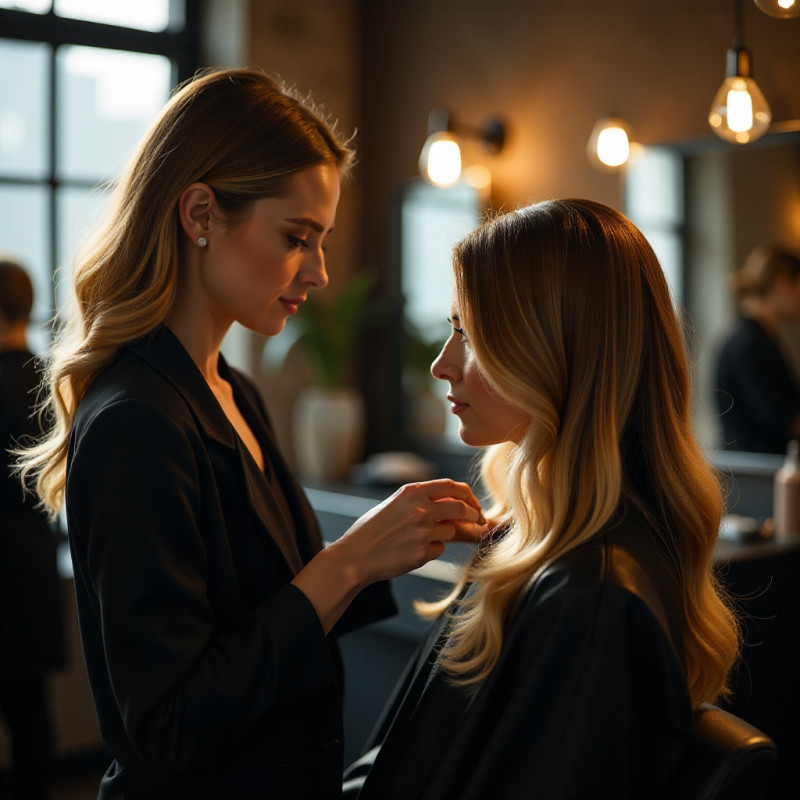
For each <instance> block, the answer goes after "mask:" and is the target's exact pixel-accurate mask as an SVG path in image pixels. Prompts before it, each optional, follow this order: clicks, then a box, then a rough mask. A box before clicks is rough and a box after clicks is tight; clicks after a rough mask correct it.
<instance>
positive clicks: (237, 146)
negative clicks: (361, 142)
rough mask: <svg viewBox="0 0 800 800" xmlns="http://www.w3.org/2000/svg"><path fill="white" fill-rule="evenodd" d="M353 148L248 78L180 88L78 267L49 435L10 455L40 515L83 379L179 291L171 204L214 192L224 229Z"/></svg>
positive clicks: (294, 102) (225, 73)
mask: <svg viewBox="0 0 800 800" xmlns="http://www.w3.org/2000/svg"><path fill="white" fill-rule="evenodd" d="M353 159H354V153H353V150H352V149H351V148H350V147H349V145H348V143H347V142H346V141H345V140H343V139H342V138H341V137H340V135H339V134H338V132H337V131H336V129H335V126H333V125H331V124H329V123H328V122H327V121H326V119H325V118H324V116H323V115H322V113H321V112H320V111H319V110H318V109H317V108H315V106H314V105H313V104H312V103H311V101H310V100H308V99H303V98H301V97H299V96H298V95H297V94H296V93H295V92H294V91H293V90H291V89H287V88H285V87H283V86H281V85H280V84H278V83H277V82H276V81H275V80H273V79H272V78H270V77H268V76H267V75H266V74H264V73H263V72H261V71H259V70H249V69H238V70H211V71H207V72H204V73H201V74H199V75H198V76H197V77H196V78H194V79H193V80H191V81H189V82H188V83H187V84H185V85H184V86H182V87H180V88H179V89H178V90H177V91H176V93H175V94H174V96H173V97H172V99H171V100H170V102H169V103H167V105H166V106H165V108H164V110H163V111H162V113H161V115H160V116H159V117H158V119H157V120H156V121H155V122H154V124H153V125H152V126H151V128H150V130H149V131H148V132H147V134H146V135H145V136H144V138H143V139H142V142H141V144H140V145H139V148H138V150H137V152H136V153H135V154H134V156H133V158H132V160H131V162H130V165H129V167H128V168H127V170H126V171H125V173H124V174H123V176H122V178H121V180H120V181H119V183H118V185H117V188H116V190H115V193H114V196H113V197H112V200H111V206H110V210H109V213H108V215H107V218H106V221H105V223H104V225H103V226H102V227H101V228H100V230H99V231H98V233H97V235H96V237H95V239H94V240H93V242H92V243H91V245H90V246H89V247H88V248H87V250H86V252H85V255H84V256H83V257H82V258H81V259H80V260H78V261H77V263H76V265H75V269H74V273H73V289H74V308H73V309H71V310H70V312H69V313H68V315H67V318H66V319H65V320H62V321H61V323H60V326H59V329H58V331H57V332H56V336H55V342H54V346H53V348H52V350H51V354H50V357H49V359H48V365H47V369H46V373H45V383H44V385H45V390H46V395H45V399H44V402H43V406H42V413H43V414H44V415H45V417H46V426H47V428H48V429H49V433H48V435H47V436H46V437H45V438H44V439H43V440H41V441H40V442H39V443H38V444H37V445H36V446H34V447H33V448H31V449H29V450H25V451H21V452H20V453H18V462H17V464H18V470H19V473H20V476H21V478H22V480H23V482H24V483H25V484H26V486H28V487H29V488H30V487H32V488H33V490H34V491H35V492H36V494H38V496H39V498H40V500H41V503H42V505H43V506H45V507H46V508H47V509H48V510H49V511H50V512H51V514H53V515H55V514H57V513H58V511H59V509H60V507H61V504H62V502H63V495H64V483H65V467H66V456H67V448H68V445H69V437H70V433H71V431H72V424H73V419H74V417H75V412H76V409H77V406H78V404H79V403H80V401H81V398H82V397H83V395H84V393H85V391H86V388H87V387H88V385H89V384H90V383H91V381H92V379H93V378H94V377H95V376H96V375H97V374H98V372H100V370H102V369H103V367H105V366H106V365H107V364H109V363H110V362H111V361H112V360H113V359H114V358H115V356H116V355H117V353H118V352H119V350H120V348H121V347H122V346H123V345H125V344H126V343H128V342H131V341H134V340H136V339H139V338H140V337H142V336H144V335H145V334H147V333H149V332H150V331H152V330H153V329H154V328H155V327H157V326H158V325H159V324H160V323H161V322H162V321H163V320H164V318H165V317H166V315H167V312H168V311H169V310H170V307H171V306H172V303H173V299H174V297H175V293H176V290H177V285H178V272H179V260H180V245H181V236H180V229H179V220H178V211H177V205H178V200H179V198H180V195H181V192H182V191H183V190H184V189H185V188H186V187H187V186H189V185H190V184H192V183H194V182H195V181H203V182H205V183H206V184H208V185H209V186H210V187H211V188H212V189H213V190H214V196H215V200H216V203H217V205H218V206H219V208H220V209H221V211H222V213H223V214H224V215H225V221H226V222H228V223H230V224H235V222H237V221H240V220H241V219H243V218H244V217H245V216H246V215H247V213H248V212H249V210H250V209H251V207H252V204H253V203H254V202H255V200H257V199H259V198H261V197H275V196H280V195H281V194H282V193H283V192H285V191H286V189H287V186H288V183H289V181H290V180H291V178H292V176H294V175H295V174H297V173H298V172H300V171H302V170H304V169H307V168H308V167H311V166H314V165H316V164H320V163H327V164H333V165H336V166H337V167H338V169H339V171H340V174H345V173H346V172H347V171H348V170H349V168H350V167H351V165H352V163H353Z"/></svg>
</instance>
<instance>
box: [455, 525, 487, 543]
mask: <svg viewBox="0 0 800 800" xmlns="http://www.w3.org/2000/svg"><path fill="white" fill-rule="evenodd" d="M452 524H453V538H452V541H454V542H469V543H471V544H477V543H478V542H480V540H481V539H483V537H484V535H485V534H486V525H485V524H483V525H481V524H480V523H477V522H464V521H463V520H453V521H452Z"/></svg>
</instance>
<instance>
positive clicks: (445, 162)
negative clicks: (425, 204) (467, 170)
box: [419, 131, 461, 186]
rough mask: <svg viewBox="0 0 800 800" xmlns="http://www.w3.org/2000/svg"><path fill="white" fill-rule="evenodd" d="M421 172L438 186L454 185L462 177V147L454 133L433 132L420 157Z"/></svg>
mask: <svg viewBox="0 0 800 800" xmlns="http://www.w3.org/2000/svg"><path fill="white" fill-rule="evenodd" d="M419 170H420V172H421V173H422V174H423V175H424V176H425V177H426V178H427V179H428V180H429V181H430V182H431V183H434V184H436V186H452V185H453V184H454V183H455V182H456V181H457V180H458V179H459V178H460V177H461V148H460V147H459V145H458V140H457V139H456V137H455V136H454V135H453V134H452V133H448V132H447V131H439V132H438V133H432V134H431V135H430V136H429V137H428V138H427V140H426V141H425V145H424V146H423V148H422V153H421V154H420V157H419Z"/></svg>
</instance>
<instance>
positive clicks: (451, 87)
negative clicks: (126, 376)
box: [0, 0, 800, 800]
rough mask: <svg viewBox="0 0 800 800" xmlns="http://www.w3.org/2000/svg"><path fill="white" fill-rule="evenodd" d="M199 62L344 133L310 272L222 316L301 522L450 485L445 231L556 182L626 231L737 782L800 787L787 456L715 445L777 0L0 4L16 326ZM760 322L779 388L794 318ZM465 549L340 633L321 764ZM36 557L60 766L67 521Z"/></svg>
mask: <svg viewBox="0 0 800 800" xmlns="http://www.w3.org/2000/svg"><path fill="white" fill-rule="evenodd" d="M210 65H214V66H238V65H257V66H260V67H263V68H264V69H266V70H267V71H268V72H275V73H277V74H279V75H281V76H286V77H287V78H290V79H291V81H292V82H293V83H295V84H296V85H297V87H298V88H299V89H300V90H301V91H311V90H313V92H314V93H315V95H318V96H319V97H320V98H323V100H324V102H325V103H326V104H329V105H330V107H331V108H332V109H335V110H336V113H337V115H338V122H339V126H340V127H341V129H343V130H344V131H354V130H355V131H356V134H355V138H354V140H353V144H354V146H355V148H356V151H357V159H358V163H357V166H356V168H355V171H354V175H353V178H352V180H351V182H350V184H349V185H348V186H347V188H346V190H345V191H344V192H343V194H342V199H341V203H340V205H339V210H338V214H337V219H336V226H335V232H334V233H333V234H332V235H331V237H330V239H329V241H328V245H327V254H326V258H327V267H328V272H329V274H330V287H329V289H328V291H326V293H325V295H324V296H323V295H321V296H320V297H319V298H314V299H313V301H312V302H309V303H308V304H307V306H306V307H305V308H303V309H302V311H301V312H300V313H299V314H298V315H297V317H294V318H292V319H290V320H289V322H288V324H287V329H286V332H285V333H284V334H283V335H282V336H281V337H277V338H275V339H274V340H268V341H266V342H265V340H264V339H263V338H261V337H258V336H256V335H254V334H251V333H249V332H248V331H246V330H245V329H244V328H242V327H236V328H234V329H233V330H232V331H231V333H230V334H229V335H228V338H227V340H226V341H225V344H224V346H223V351H224V353H225V356H226V358H227V359H228V361H229V362H230V363H231V364H233V365H235V366H236V367H238V368H240V369H242V370H243V371H245V372H246V373H247V374H248V375H250V376H251V377H252V378H253V379H254V381H255V382H256V383H257V385H258V387H259V389H260V390H261V392H262V393H263V396H264V398H265V399H266V403H267V405H268V407H269V410H270V413H271V415H272V419H273V422H274V426H275V430H276V432H277V437H278V439H279V443H280V445H281V447H282V449H283V452H284V453H285V454H286V456H287V458H288V459H289V461H290V462H291V463H292V465H293V466H294V467H295V469H296V470H297V472H298V474H299V475H300V477H301V479H302V482H303V485H304V487H305V489H306V491H307V495H308V497H309V499H310V501H311V504H312V506H313V507H314V510H315V511H316V513H317V515H318V517H319V520H320V523H321V526H322V530H323V536H324V539H325V541H326V542H332V541H334V540H335V539H337V538H338V537H340V536H341V535H342V534H343V533H344V532H345V531H346V530H347V529H348V528H349V526H350V525H351V523H352V522H353V521H355V520H356V519H357V518H358V517H360V516H361V515H362V514H364V513H366V512H367V511H369V510H370V509H372V508H373V507H374V506H375V505H376V504H377V503H378V502H379V501H380V500H382V499H383V498H385V497H387V495H388V494H390V493H391V492H392V491H394V489H396V488H397V487H399V486H400V485H401V484H404V483H408V482H415V481H424V480H427V479H431V478H437V477H449V478H453V479H455V480H459V481H466V482H469V483H472V484H473V485H476V484H475V481H476V476H475V471H474V462H475V451H474V450H473V449H471V448H469V447H467V446H466V445H464V444H462V443H461V441H460V440H459V438H458V435H457V427H458V426H457V422H458V421H457V419H456V418H455V417H454V416H453V415H452V414H450V413H449V408H448V403H447V401H446V400H445V398H444V391H443V390H442V389H441V387H438V386H436V385H435V384H436V381H434V379H433V378H432V376H431V375H430V363H431V361H432V360H433V359H434V358H435V357H436V354H437V353H438V352H439V349H440V348H441V344H442V341H443V340H444V339H445V338H446V336H447V330H448V324H447V321H446V319H445V317H446V306H447V298H449V296H450V293H451V281H452V277H451V275H452V273H451V270H450V250H451V248H452V246H453V244H454V243H455V242H456V241H457V240H458V239H460V238H461V237H462V236H463V235H464V234H465V233H467V232H468V231H470V230H472V229H473V228H475V227H476V226H477V225H478V224H479V223H480V222H481V220H482V219H484V218H485V217H486V216H487V215H488V216H490V215H491V214H492V212H493V211H496V210H506V209H509V208H514V207H517V206H522V205H526V204H528V203H531V202H537V201H541V200H547V199H550V198H559V197H585V198H591V199H593V200H597V201H600V202H602V203H605V204H607V205H610V206H612V207H614V208H616V209H618V210H619V211H621V212H623V213H624V214H626V215H627V216H628V217H629V218H630V219H631V220H632V221H633V222H634V223H635V224H636V225H637V226H638V227H639V228H640V229H641V231H642V232H643V233H644V234H645V236H646V237H647V238H648V240H649V241H650V242H651V243H652V245H653V247H654V249H655V251H656V254H657V255H658V258H659V260H660V262H661V265H662V267H663V269H664V272H665V274H666V277H667V280H668V283H669V286H670V289H671V292H672V295H673V299H674V302H675V305H676V307H677V308H680V309H681V318H682V321H683V323H684V330H685V336H686V346H687V348H688V352H689V353H690V362H691V364H692V367H693V370H694V375H693V381H694V392H693V419H694V426H695V433H696V435H697V437H698V439H699V441H700V443H701V444H702V446H703V449H704V451H705V452H706V453H707V456H708V459H709V460H710V462H711V463H712V464H713V465H714V466H715V467H716V469H717V470H718V474H719V476H720V480H721V482H722V485H723V490H724V494H725V497H726V516H725V518H724V520H723V524H722V526H721V528H720V536H719V541H718V545H717V550H716V563H717V566H718V569H719V575H720V578H721V580H722V581H723V582H724V583H725V584H726V585H727V586H728V587H729V589H730V591H731V593H732V595H733V597H734V598H736V602H737V606H738V607H739V608H740V610H741V611H742V612H743V614H744V630H745V636H744V650H743V659H742V663H741V664H740V665H739V667H738V669H737V671H736V672H735V674H734V678H733V697H732V699H731V701H730V703H729V704H728V705H727V706H725V707H726V708H727V709H728V710H730V711H731V712H732V713H735V714H737V715H738V716H740V717H741V718H743V719H744V720H746V721H747V722H749V723H751V724H752V725H755V726H756V727H758V728H759V729H760V730H762V731H764V732H765V733H766V734H767V735H768V736H769V737H771V739H772V740H773V741H774V742H775V744H776V746H777V750H778V754H779V755H778V760H777V765H776V767H775V769H774V772H773V775H772V777H771V780H770V782H769V784H768V785H767V786H765V787H764V795H763V796H765V797H769V798H786V797H792V796H798V795H800V766H799V764H800V762H798V758H797V755H798V753H800V726H798V724H797V720H798V718H800V701H798V699H797V693H796V691H795V686H794V683H795V681H794V680H793V679H794V677H795V674H796V671H797V665H798V664H800V588H799V587H800V581H798V575H800V498H798V492H800V485H799V484H800V473H798V459H797V456H796V452H795V455H794V456H792V455H791V454H790V453H787V451H786V450H784V451H783V452H775V451H773V452H759V451H752V450H747V451H745V450H739V449H737V447H736V442H735V441H734V442H726V441H725V439H724V432H723V429H722V425H721V422H720V403H719V397H718V392H719V391H720V390H719V389H718V387H717V382H716V373H715V370H716V360H717V356H718V353H719V350H720V348H721V346H722V342H723V340H724V338H725V336H726V334H727V332H728V331H729V330H730V329H731V328H732V326H733V325H734V324H735V322H736V319H737V304H736V301H735V299H734V296H733V294H732V293H731V290H730V276H731V274H732V273H733V272H735V271H736V270H738V269H740V268H741V267H742V265H743V264H744V263H745V261H746V259H747V257H748V255H749V254H750V253H751V251H753V250H754V248H756V247H757V246H759V245H761V244H763V243H765V242H776V243H781V244H782V245H785V246H787V247H789V248H793V249H794V250H798V249H800V88H799V87H800V8H798V7H796V3H794V2H792V0H756V1H755V2H754V0H705V2H702V3H698V2H695V0H671V1H670V2H667V0H650V1H649V2H646V3H642V2H639V1H637V0H614V2H609V3H590V2H587V0H562V2H558V3H551V2H545V1H544V0H538V1H534V2H530V0H529V1H528V2H521V1H520V0H506V2H505V3H501V4H487V3H485V2H479V0H406V1H405V2H402V3H392V2H370V0H363V1H362V2H358V1H357V0H325V1H324V2H322V1H321V0H292V2H289V1H288V0H197V2H195V0H138V2H136V3H122V2H120V3H110V2H85V0H84V2H71V1H70V0H52V2H51V0H24V1H23V2H6V0H0V83H2V91H0V98H2V100H0V250H3V251H6V250H8V251H13V252H15V253H17V254H18V255H19V256H20V257H21V258H23V259H24V260H25V262H26V263H27V264H28V265H29V266H30V268H31V270H32V272H33V277H34V283H35V285H36V289H37V298H38V300H37V305H36V308H35V325H34V326H33V327H32V329H31V338H32V340H33V343H34V344H35V347H36V349H37V350H38V351H39V352H43V351H44V350H45V348H46V347H47V343H48V341H49V328H48V325H47V322H48V320H50V319H51V318H52V316H53V313H54V310H55V309H56V308H57V307H58V306H59V305H60V304H61V303H64V302H66V300H67V298H66V296H65V295H64V291H65V290H64V285H65V283H62V282H61V278H62V276H63V275H64V274H65V273H66V272H68V271H69V269H70V262H71V259H72V257H73V255H74V252H75V250H76V248H77V247H78V245H79V243H80V242H81V239H82V236H83V234H84V233H85V231H86V230H87V228H88V227H89V226H90V225H91V224H92V222H93V221H94V220H95V219H96V218H97V216H98V215H99V214H100V213H101V211H102V207H103V199H104V196H105V195H104V192H105V191H106V189H104V188H103V187H104V186H106V184H107V182H108V181H113V179H114V177H115V170H116V169H117V168H118V166H119V164H120V163H121V161H122V159H123V158H124V157H125V155H126V153H127V152H128V151H129V149H130V148H131V147H132V146H133V144H134V143H135V141H136V140H137V139H138V138H139V136H140V135H141V133H142V131H143V130H144V129H145V128H146V127H147V125H148V124H149V123H150V121H151V120H152V118H153V117H154V115H155V113H156V112H157V110H158V109H159V108H160V107H161V106H162V105H163V103H164V102H165V101H166V99H167V97H168V96H169V93H170V91H171V90H172V89H173V87H174V86H175V85H176V83H178V82H179V81H183V80H184V79H186V78H188V77H190V76H191V75H192V74H193V73H194V72H195V71H196V70H197V69H198V68H201V67H204V66H210ZM780 337H781V343H782V344H781V347H782V349H783V352H784V353H785V356H786V362H787V364H788V365H789V369H790V371H791V374H792V375H793V376H794V379H795V380H796V382H797V383H798V384H800V323H797V322H791V321H787V322H785V323H782V324H781V325H780ZM120 457H124V454H120ZM473 550H474V548H473V547H472V546H470V545H466V544H458V545H452V546H449V547H448V548H447V549H446V552H445V555H444V556H442V557H441V558H439V559H437V560H435V561H432V562H430V563H428V564H426V565H425V566H424V567H422V568H420V569H418V570H416V571H414V572H412V573H410V574H408V575H405V576H403V577H401V578H396V579H394V580H393V582H392V584H393V591H394V595H395V598H396V601H397V604H398V607H399V609H400V611H399V614H398V615H397V616H395V617H392V618H389V619H386V620H383V621H381V622H378V623H374V624H373V625H371V626H369V627H367V628H366V629H363V630H360V631H358V632H355V633H352V634H349V635H347V636H345V637H343V639H342V649H343V653H344V660H345V667H346V674H347V686H346V695H345V730H346V744H345V763H349V762H350V761H352V760H353V759H355V758H357V757H358V755H359V753H360V752H361V748H362V745H363V743H364V742H365V741H366V740H367V738H368V736H369V734H370V731H371V730H372V727H373V726H374V724H375V721H376V719H377V716H378V714H379V712H380V710H381V708H382V707H383V706H384V704H385V703H386V700H387V698H388V696H389V694H390V693H391V690H392V687H393V686H394V685H395V683H396V681H397V679H398V677H399V675H400V673H401V672H402V670H403V668H404V665H405V664H406V662H407V661H408V659H409V658H410V657H411V655H412V654H413V653H414V651H415V649H416V647H417V645H418V644H419V642H420V641H421V640H422V639H423V638H424V637H425V635H426V631H427V630H428V626H429V623H428V622H426V621H424V620H422V619H421V618H420V617H418V616H417V615H416V613H415V612H414V608H413V604H414V601H415V600H419V599H422V600H434V599H437V598H440V597H442V596H443V595H445V594H446V593H447V591H448V589H449V588H451V587H452V584H453V580H454V574H455V570H454V564H458V563H462V562H463V561H465V560H467V559H469V557H470V556H471V553H472V552H473ZM60 569H61V577H62V584H63V586H62V588H63V598H64V614H65V621H66V625H67V631H68V665H67V667H66V668H65V669H63V670H61V671H59V672H56V673H54V674H53V676H52V678H51V681H50V689H51V699H52V713H53V719H54V726H55V737H56V756H57V760H58V774H59V775H61V776H62V777H63V778H64V780H65V781H67V782H69V780H73V779H76V780H77V779H79V778H80V777H81V776H82V775H83V774H88V775H96V774H101V773H102V770H103V769H104V768H105V764H106V762H107V760H108V758H107V754H106V753H105V752H104V748H103V744H102V741H101V739H100V735H99V731H98V728H97V722H96V719H95V716H94V709H93V706H92V699H91V695H90V692H89V688H88V683H87V678H86V674H85V668H84V666H83V659H82V655H81V651H80V642H79V637H78V629H77V621H76V616H75V601H74V594H73V585H72V572H71V563H70V558H69V550H68V548H67V547H66V545H65V546H64V548H63V558H62V560H61V564H60ZM1 646H2V643H0V647H1ZM8 763H9V743H8V737H7V736H6V735H5V734H4V731H3V727H2V721H0V772H2V771H3V770H4V769H6V768H7V765H8ZM0 786H2V783H0ZM0 794H2V792H1V791H0ZM85 796H86V797H89V796H90V795H89V794H86V795H85ZM54 797H56V798H57V800H58V798H61V799H62V800H68V798H74V800H82V798H83V797H84V795H70V794H62V795H57V796H56V795H54Z"/></svg>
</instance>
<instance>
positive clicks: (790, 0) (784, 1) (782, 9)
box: [755, 0, 800, 19]
mask: <svg viewBox="0 0 800 800" xmlns="http://www.w3.org/2000/svg"><path fill="white" fill-rule="evenodd" d="M755 2H756V5H757V6H758V7H759V8H760V9H761V10H762V11H763V12H764V13H765V14H769V15H770V16H771V17H780V18H781V19H790V18H791V17H800V2H798V0H755Z"/></svg>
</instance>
